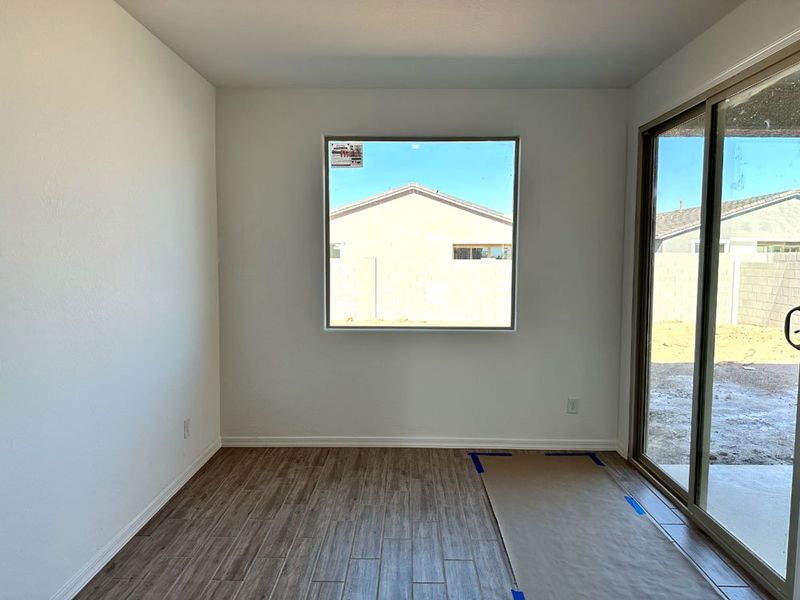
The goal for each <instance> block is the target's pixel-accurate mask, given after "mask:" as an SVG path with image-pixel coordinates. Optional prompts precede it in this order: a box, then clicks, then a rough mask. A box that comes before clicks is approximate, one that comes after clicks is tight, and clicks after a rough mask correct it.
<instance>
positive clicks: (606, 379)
mask: <svg viewBox="0 0 800 600" xmlns="http://www.w3.org/2000/svg"><path fill="white" fill-rule="evenodd" d="M627 110H628V106H627V93H626V92H625V91H620V90H605V91H603V90H594V91H592V90H571V91H552V90H551V91H543V90H539V91H519V90H517V91H487V90H482V91H458V90H447V91H432V90H405V91H391V90H247V89H222V90H220V91H219V92H218V96H217V118H218V120H217V128H218V129H217V139H218V163H217V168H218V178H219V205H220V206H219V210H220V255H221V270H220V276H221V289H222V294H221V329H222V431H223V439H224V440H225V438H228V441H236V440H233V439H232V438H238V437H246V438H249V439H250V438H258V439H259V440H261V441H274V438H281V437H288V438H293V439H292V440H290V441H304V440H305V441H308V440H309V439H311V440H312V441H319V440H320V438H324V440H325V441H336V440H330V439H329V438H336V437H345V438H347V439H348V440H350V441H357V442H360V443H370V442H374V443H387V442H393V441H394V442H397V441H398V440H396V439H394V438H405V441H408V438H413V440H416V441H421V442H427V443H431V442H432V441H434V440H444V441H445V442H447V443H457V442H458V441H459V440H458V438H465V439H467V440H475V439H476V438H485V439H489V440H494V441H496V442H497V443H500V444H503V443H505V444H507V445H517V444H524V443H530V444H534V445H541V444H546V443H547V442H548V441H550V442H551V443H552V444H554V445H568V446H580V445H581V444H585V445H588V446H598V445H603V446H607V445H608V444H611V445H612V446H613V445H614V443H615V441H616V437H617V407H618V397H619V389H618V373H619V353H618V351H617V348H618V347H619V321H620V307H621V297H620V288H621V273H620V267H619V265H620V263H621V261H622V245H621V239H622V217H623V198H624V183H625V143H626V140H625V121H626V117H627V114H628V113H627ZM348 133H358V134H366V135H380V134H386V135H414V134H416V135H513V134H518V135H520V136H521V137H522V171H521V206H520V219H521V220H520V242H519V251H520V264H519V331H518V332H516V333H486V332H483V333H457V332H445V333H431V332H415V333H412V332H402V333H390V332H386V333H363V332H327V333H326V332H323V329H322V325H323V310H322V307H323V304H322V303H323V300H322V298H323V276H322V273H323V271H322V269H323V258H322V257H323V248H322V244H323V240H322V218H321V216H322V214H321V213H322V161H323V156H322V135H323V134H342V135H346V134H348ZM368 159H369V158H368V157H366V160H368ZM568 396H576V397H578V398H580V399H581V401H582V404H581V409H580V414H579V415H577V416H574V415H567V414H566V403H567V397H568ZM265 438H268V439H265ZM353 438H357V439H355V440H354V439H353ZM365 438H367V439H365ZM375 438H381V439H375ZM420 438H433V439H427V440H424V439H423V440H420ZM413 440H412V441H413ZM239 441H241V440H239ZM250 441H252V439H250ZM283 441H286V440H283Z"/></svg>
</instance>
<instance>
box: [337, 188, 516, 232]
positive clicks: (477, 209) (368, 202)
mask: <svg viewBox="0 0 800 600" xmlns="http://www.w3.org/2000/svg"><path fill="white" fill-rule="evenodd" d="M412 193H413V194H418V195H420V196H425V197H426V198H430V199H431V200H436V201H437V202H442V203H444V204H449V205H450V206H454V207H456V208H460V209H461V210H465V211H467V212H471V213H473V214H476V215H479V216H481V217H485V218H487V219H491V220H493V221H497V222H499V223H504V224H506V225H513V223H514V221H513V219H512V218H511V217H509V216H508V215H505V214H503V213H501V212H499V211H496V210H492V209H491V208H487V207H485V206H482V205H480V204H473V203H472V202H467V201H466V200H462V199H461V198H456V197H455V196H450V195H449V194H444V193H442V192H440V191H439V190H432V189H431V188H429V187H425V186H424V185H420V184H419V183H407V184H406V185H404V186H402V187H399V188H394V189H391V190H387V191H385V192H381V193H380V194H377V195H375V196H370V197H369V198H365V199H363V200H357V201H356V202H352V203H350V204H346V205H344V206H341V207H339V208H337V209H336V210H332V211H331V212H330V218H331V220H334V219H339V218H341V217H344V216H347V215H349V214H352V213H354V212H358V211H360V210H364V209H367V208H371V207H373V206H377V205H378V204H383V203H384V202H390V201H391V200H395V199H397V198H402V197H403V196H407V195H409V194H412Z"/></svg>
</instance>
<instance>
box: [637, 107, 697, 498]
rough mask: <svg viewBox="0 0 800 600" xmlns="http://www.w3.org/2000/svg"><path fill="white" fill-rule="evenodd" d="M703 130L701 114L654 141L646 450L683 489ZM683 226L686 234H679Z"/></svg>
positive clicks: (670, 126)
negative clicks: (676, 239) (675, 239)
mask: <svg viewBox="0 0 800 600" xmlns="http://www.w3.org/2000/svg"><path fill="white" fill-rule="evenodd" d="M704 135H705V114H704V113H702V112H701V113H700V114H697V115H694V116H691V115H684V116H681V118H680V119H678V122H670V123H668V124H667V125H666V126H665V128H664V129H663V130H662V131H659V132H657V133H656V134H655V136H654V140H653V179H652V184H653V185H652V198H653V211H652V213H651V225H652V228H653V235H652V238H651V241H652V244H651V248H650V250H651V252H650V264H649V268H650V270H651V273H652V277H651V290H650V322H649V332H648V347H647V350H648V364H647V371H648V377H647V390H646V391H647V398H646V399H647V409H646V421H645V431H644V434H645V435H644V445H643V450H644V453H643V454H644V457H646V459H647V460H649V461H651V462H652V465H653V466H655V467H657V468H658V469H659V470H660V471H661V473H662V475H664V476H666V477H668V478H669V479H670V481H672V482H674V484H675V485H676V486H678V489H679V490H683V491H686V490H688V489H689V457H690V450H691V440H692V437H691V428H692V397H693V387H694V362H695V360H694V359H695V333H696V326H695V319H696V317H697V277H698V267H699V265H700V253H699V251H698V249H699V240H700V238H699V231H700V215H701V208H702V207H701V204H702V196H703V194H702V192H703V154H704V153H703V148H704ZM682 232H685V233H688V235H686V234H684V235H682V236H681V235H680V234H681V233H682ZM675 237H678V242H677V243H676V242H675V241H674V239H673V238H675ZM679 493H680V492H679Z"/></svg>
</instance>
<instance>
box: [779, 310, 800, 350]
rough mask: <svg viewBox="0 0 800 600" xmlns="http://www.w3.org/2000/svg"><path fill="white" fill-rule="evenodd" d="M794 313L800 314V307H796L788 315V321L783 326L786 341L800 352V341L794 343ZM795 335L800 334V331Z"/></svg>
mask: <svg viewBox="0 0 800 600" xmlns="http://www.w3.org/2000/svg"><path fill="white" fill-rule="evenodd" d="M794 313H800V306H795V307H794V308H793V309H792V310H790V311H789V312H788V313H786V321H785V322H784V324H783V334H784V335H785V336H786V341H787V342H789V345H790V346H792V347H793V348H797V349H798V350H800V341H798V342H793V341H792V315H793V314H794ZM794 333H795V335H796V334H798V333H800V329H798V330H797V331H795V332H794Z"/></svg>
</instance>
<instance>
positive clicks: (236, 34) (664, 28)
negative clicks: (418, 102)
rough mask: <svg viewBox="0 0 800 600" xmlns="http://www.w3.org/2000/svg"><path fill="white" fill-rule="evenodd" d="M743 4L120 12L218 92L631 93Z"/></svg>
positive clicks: (302, 2) (175, 7)
mask: <svg viewBox="0 0 800 600" xmlns="http://www.w3.org/2000/svg"><path fill="white" fill-rule="evenodd" d="M741 1H742V0H117V2H118V3H119V4H120V5H122V7H123V8H125V9H126V10H127V11H128V12H129V13H130V14H131V15H133V16H134V17H135V18H136V19H138V20H139V21H140V22H141V23H143V24H144V25H145V26H146V27H147V28H148V29H150V30H151V31H152V32H153V33H154V34H155V35H156V36H158V37H159V38H160V39H161V40H163V41H164V43H166V44H167V45H168V46H169V47H170V48H172V49H173V50H174V51H175V52H177V53H178V54H179V55H180V56H182V57H183V58H184V59H185V60H186V61H187V62H188V63H189V64H191V65H192V66H194V67H195V68H196V69H197V70H198V71H199V72H200V73H202V74H203V75H204V76H205V77H206V78H208V80H209V81H211V82H212V83H214V84H216V85H220V86H271V87H278V86H281V87H283V86H291V87H398V88H404V87H414V88H543V87H627V86H630V85H631V84H633V83H635V82H636V81H638V79H639V78H641V77H642V76H643V75H644V74H645V73H647V72H648V71H649V70H650V69H652V68H653V67H655V66H656V65H658V64H659V63H660V62H662V61H663V60H664V59H666V58H667V57H668V56H670V55H671V54H673V53H674V52H676V51H677V50H678V49H680V48H681V47H682V46H683V45H684V44H686V43H687V42H688V41H690V40H691V39H693V38H694V37H696V36H697V35H698V34H700V33H701V32H703V31H704V30H705V29H707V28H708V27H709V26H710V25H711V24H713V23H714V22H716V21H717V20H719V19H720V18H721V17H722V16H724V15H725V14H726V13H728V12H730V11H731V10H732V9H733V8H735V7H736V6H738V5H739V4H741Z"/></svg>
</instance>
